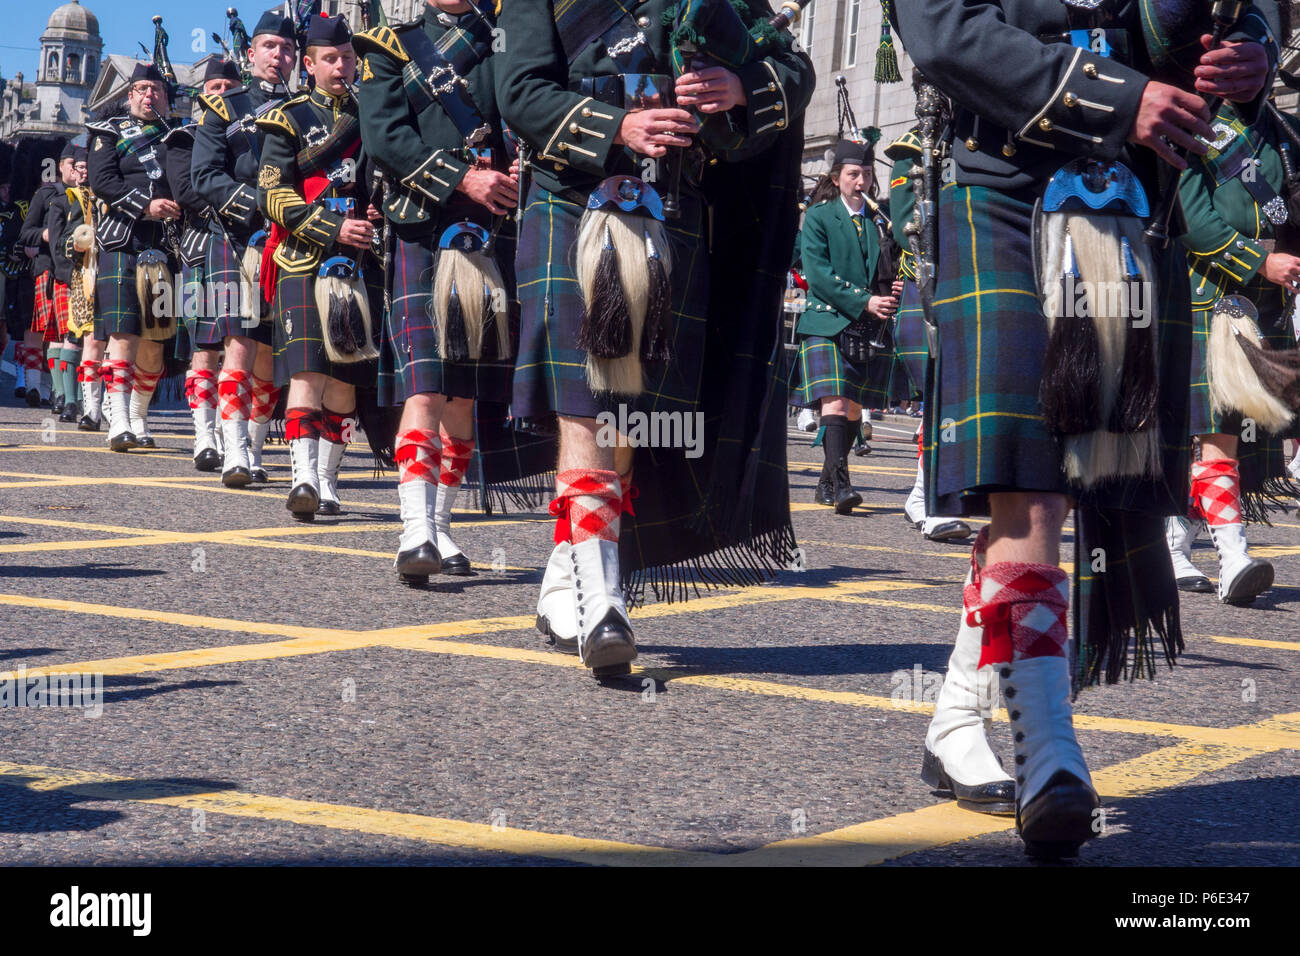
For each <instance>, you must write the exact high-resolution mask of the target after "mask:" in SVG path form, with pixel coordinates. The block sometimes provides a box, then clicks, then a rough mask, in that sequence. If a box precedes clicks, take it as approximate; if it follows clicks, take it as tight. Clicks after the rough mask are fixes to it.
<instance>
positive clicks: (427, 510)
mask: <svg viewBox="0 0 1300 956" xmlns="http://www.w3.org/2000/svg"><path fill="white" fill-rule="evenodd" d="M397 497H398V500H399V502H400V503H401V513H402V539H401V541H399V542H398V545H397V551H398V553H399V554H400V553H402V552H403V551H411V550H413V549H415V548H418V547H419V546H420V545H422V544H424V543H425V542H432V541H434V539H435V536H436V533H437V532H436V531H435V529H434V508H435V506H436V501H437V490H436V486H435V485H433V484H432V483H430V482H427V481H403V482H401V483H400V484H399V485H398V486H397ZM440 553H441V552H440Z"/></svg>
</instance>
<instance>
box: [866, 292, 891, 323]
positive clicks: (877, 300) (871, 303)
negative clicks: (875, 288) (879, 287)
mask: <svg viewBox="0 0 1300 956" xmlns="http://www.w3.org/2000/svg"><path fill="white" fill-rule="evenodd" d="M867 311H868V312H870V313H871V314H872V315H874V316H875V317H876V318H878V319H890V318H893V316H894V313H895V312H897V311H898V299H897V297H895V296H892V295H873V296H872V297H871V298H870V299H868V300H867Z"/></svg>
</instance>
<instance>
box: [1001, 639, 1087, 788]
mask: <svg viewBox="0 0 1300 956" xmlns="http://www.w3.org/2000/svg"><path fill="white" fill-rule="evenodd" d="M994 666H995V668H996V670H997V672H998V677H999V680H1000V681H1001V683H1002V696H1003V697H1004V698H1005V699H1006V706H1007V715H1008V716H1009V717H1010V719H1011V731H1012V735H1013V738H1014V740H1015V742H1016V743H1015V750H1016V803H1017V805H1018V806H1019V807H1021V808H1022V809H1023V808H1024V807H1025V805H1026V804H1028V803H1030V802H1031V801H1032V800H1033V799H1034V797H1036V796H1038V794H1039V791H1041V790H1042V789H1043V787H1044V786H1045V785H1046V784H1047V783H1048V781H1050V780H1051V779H1052V777H1053V776H1055V775H1056V773H1057V772H1058V771H1061V770H1064V771H1067V772H1068V773H1071V774H1073V775H1074V776H1075V777H1077V778H1078V779H1079V780H1080V781H1082V782H1083V783H1085V784H1087V785H1088V786H1092V777H1091V775H1089V773H1088V765H1087V764H1086V763H1085V762H1084V759H1083V751H1082V750H1081V749H1080V748H1079V742H1078V740H1076V739H1075V736H1074V713H1073V710H1072V709H1071V707H1070V667H1069V663H1068V662H1067V660H1066V658H1064V657H1055V656H1053V657H1028V658H1022V659H1021V660H1018V661H1013V662H1008V663H1005V664H997V665H994Z"/></svg>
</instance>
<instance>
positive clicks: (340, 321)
mask: <svg viewBox="0 0 1300 956" xmlns="http://www.w3.org/2000/svg"><path fill="white" fill-rule="evenodd" d="M325 327H326V329H328V330H329V337H330V341H331V342H333V343H334V347H335V348H337V349H338V350H339V351H340V352H342V353H343V354H344V355H351V354H352V353H353V352H355V351H356V350H357V345H356V343H355V342H353V341H352V336H351V335H350V334H349V331H348V304H347V302H346V301H344V298H343V296H341V295H339V294H338V292H336V291H335V290H334V289H330V292H329V316H328V319H327V321H326V326H325Z"/></svg>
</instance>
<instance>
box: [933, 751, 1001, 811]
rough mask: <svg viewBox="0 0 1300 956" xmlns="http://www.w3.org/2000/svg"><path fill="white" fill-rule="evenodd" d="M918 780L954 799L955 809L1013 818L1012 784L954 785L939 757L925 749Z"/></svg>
mask: <svg viewBox="0 0 1300 956" xmlns="http://www.w3.org/2000/svg"><path fill="white" fill-rule="evenodd" d="M921 779H922V780H924V781H925V782H926V783H927V784H929V785H930V786H932V787H934V789H936V790H946V791H948V792H949V793H951V794H952V795H953V796H954V797H956V798H957V806H959V807H961V808H962V809H963V810H973V811H975V812H976V813H991V814H994V815H996V816H1006V817H1009V816H1014V815H1015V812H1016V782H1015V781H1014V780H995V781H994V782H993V783H981V784H979V785H977V786H974V787H968V786H966V785H965V784H961V783H957V781H955V780H953V779H952V778H951V777H949V776H948V774H947V773H946V772H945V771H944V769H943V764H942V763H941V762H940V761H939V758H938V757H936V756H935V755H934V754H932V753H930V750H929V748H928V747H927V748H926V751H925V756H924V757H923V758H922V759H921Z"/></svg>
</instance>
